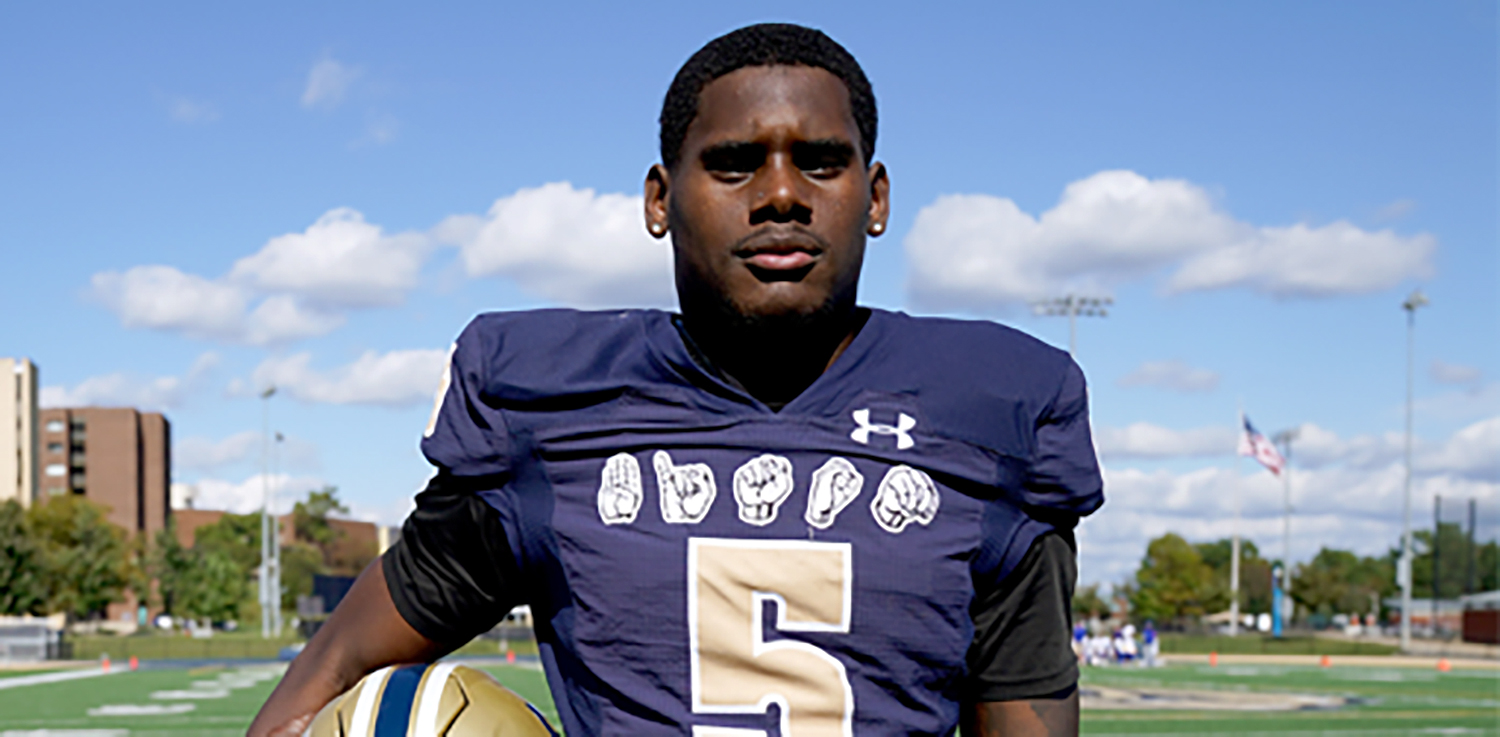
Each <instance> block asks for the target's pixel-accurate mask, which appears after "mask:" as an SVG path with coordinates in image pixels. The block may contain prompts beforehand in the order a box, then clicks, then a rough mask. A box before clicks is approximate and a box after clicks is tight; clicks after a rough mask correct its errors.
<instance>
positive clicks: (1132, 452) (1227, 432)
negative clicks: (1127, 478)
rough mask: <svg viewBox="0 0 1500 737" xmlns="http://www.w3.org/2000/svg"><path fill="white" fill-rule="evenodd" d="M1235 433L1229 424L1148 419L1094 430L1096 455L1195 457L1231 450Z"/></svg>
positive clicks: (1235, 436)
mask: <svg viewBox="0 0 1500 737" xmlns="http://www.w3.org/2000/svg"><path fill="white" fill-rule="evenodd" d="M1236 439H1237V435H1236V433H1235V430H1234V428H1232V427H1229V426H1228V425H1223V426H1220V425H1210V426H1207V427H1198V428H1194V429H1192V430H1171V429H1168V428H1165V427H1162V426H1160V425H1153V424H1151V423H1149V422H1136V423H1133V424H1131V425H1127V426H1125V427H1123V428H1120V427H1100V428H1098V429H1097V430H1095V432H1094V444H1095V446H1097V447H1098V449H1099V455H1100V457H1102V458H1106V459H1116V458H1194V457H1207V456H1224V455H1230V454H1232V453H1234V450H1235V441H1236Z"/></svg>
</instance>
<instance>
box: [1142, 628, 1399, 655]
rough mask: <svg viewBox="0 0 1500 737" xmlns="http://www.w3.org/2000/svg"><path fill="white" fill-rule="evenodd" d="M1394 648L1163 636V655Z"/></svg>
mask: <svg viewBox="0 0 1500 737" xmlns="http://www.w3.org/2000/svg"><path fill="white" fill-rule="evenodd" d="M1396 650H1397V648H1395V647H1393V646H1391V645H1380V644H1376V643H1373V642H1357V641H1350V640H1334V639H1329V638H1324V637H1307V636H1302V637H1265V636H1261V635H1240V636H1239V637H1222V636H1218V635H1180V634H1175V633H1163V634H1162V636H1161V651H1162V652H1164V653H1182V654H1187V653H1197V654H1206V653H1211V652H1217V653H1220V654H1223V655H1390V654H1392V653H1394V652H1396Z"/></svg>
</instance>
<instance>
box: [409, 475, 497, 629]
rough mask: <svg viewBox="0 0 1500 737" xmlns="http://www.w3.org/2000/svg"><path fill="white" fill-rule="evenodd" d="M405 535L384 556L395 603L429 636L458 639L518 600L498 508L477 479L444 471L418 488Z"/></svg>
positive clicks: (487, 623) (483, 626)
mask: <svg viewBox="0 0 1500 737" xmlns="http://www.w3.org/2000/svg"><path fill="white" fill-rule="evenodd" d="M416 501H417V508H416V509H415V510H413V511H412V513H411V515H410V516H409V517H407V518H406V523H405V524H403V525H402V527H401V540H400V541H399V542H397V543H396V544H395V545H392V546H391V548H390V549H389V550H387V551H386V552H385V555H384V556H382V559H381V566H382V568H383V570H384V572H385V580H386V586H387V588H388V589H389V590H390V593H391V601H393V602H394V603H395V605H396V611H398V612H400V613H401V616H402V618H404V619H405V620H406V622H407V624H410V625H411V626H412V628H413V629H415V630H416V631H418V632H420V633H422V635H423V636H424V637H426V638H428V639H430V640H433V641H435V642H438V643H441V644H443V645H446V646H449V647H454V648H456V647H460V646H462V645H463V644H464V643H466V642H468V641H469V640H471V639H473V638H474V637H475V636H477V635H479V634H481V633H484V632H487V631H489V630H490V629H491V628H492V627H494V626H495V624H496V623H498V622H499V621H500V620H501V619H502V618H504V617H505V615H506V614H507V613H508V612H510V610H511V609H512V608H513V607H514V606H515V605H516V604H517V603H519V602H520V600H521V587H520V574H519V572H518V570H517V567H516V563H515V557H514V555H513V554H512V552H511V548H510V544H509V543H508V542H507V541H506V536H505V528H504V526H503V525H502V524H501V523H500V517H499V514H498V513H497V512H496V511H495V509H494V508H493V507H491V506H490V505H489V504H488V503H486V502H485V501H484V499H482V498H480V497H479V495H478V494H477V493H476V492H475V487H474V484H473V482H469V481H467V480H459V479H455V478H454V477H453V476H452V475H449V474H447V473H445V472H439V473H438V475H437V476H435V477H433V479H432V480H431V481H429V482H428V484H427V488H426V489H425V490H423V491H422V493H420V494H418V495H417V500H416Z"/></svg>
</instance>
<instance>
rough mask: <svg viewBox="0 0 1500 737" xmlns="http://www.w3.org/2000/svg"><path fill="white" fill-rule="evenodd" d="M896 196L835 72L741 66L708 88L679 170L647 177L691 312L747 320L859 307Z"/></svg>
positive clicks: (656, 219) (650, 211)
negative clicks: (726, 311)
mask: <svg viewBox="0 0 1500 737" xmlns="http://www.w3.org/2000/svg"><path fill="white" fill-rule="evenodd" d="M888 193H889V184H888V183H887V181H886V177H885V168H884V167H883V166H882V165H880V164H875V165H873V166H872V167H869V168H866V166H865V165H864V160H863V158H862V157H861V155H860V139H859V129H858V127H857V126H856V124H855V122H854V116H853V114H852V113H851V112H850V107H849V94H848V90H847V89H846V88H845V87H844V83H843V82H842V81H840V80H839V78H838V77H836V76H834V75H833V74H831V73H829V72H828V71H826V70H823V69H818V68H815V67H805V66H760V67H745V68H743V69H739V70H736V71H734V72H731V73H729V74H726V75H724V76H723V77H720V78H719V79H716V80H714V81H713V82H711V83H709V84H708V85H707V86H706V87H704V88H703V91H702V93H701V94H700V96H699V101H698V115H697V117H696V118H694V120H693V122H692V124H691V125H689V126H688V130H687V136H686V138H685V139H684V141H683V145H682V153H681V156H680V158H679V160H678V163H677V165H676V166H675V167H674V168H673V169H672V170H671V171H670V172H669V171H667V170H665V169H663V168H662V167H660V166H657V167H653V169H652V171H651V174H650V175H649V176H648V177H647V181H646V218H647V222H648V225H651V226H652V227H653V232H655V231H656V230H659V229H661V228H663V227H664V228H666V229H669V230H670V232H671V234H672V245H673V250H674V254H675V260H676V272H677V273H676V277H677V290H678V295H679V297H680V299H681V301H682V303H683V307H684V309H685V310H686V309H691V307H690V305H691V304H693V303H695V302H697V301H698V300H703V299H713V300H714V301H716V302H718V303H720V304H724V303H727V304H728V305H729V306H730V307H731V308H732V309H733V310H734V311H735V312H737V313H739V314H740V315H743V316H747V317H758V316H771V315H790V314H800V315H809V314H812V313H814V312H815V311H817V310H818V309H819V308H820V307H823V306H824V305H826V304H829V303H830V302H831V301H836V300H839V301H848V302H850V303H852V300H853V296H854V293H855V289H856V286H857V284H858V281H859V270H860V266H861V264H862V263H863V261H864V250H865V235H866V233H871V234H879V233H880V232H882V231H883V230H884V228H885V219H886V215H887V213H888V200H887V197H888Z"/></svg>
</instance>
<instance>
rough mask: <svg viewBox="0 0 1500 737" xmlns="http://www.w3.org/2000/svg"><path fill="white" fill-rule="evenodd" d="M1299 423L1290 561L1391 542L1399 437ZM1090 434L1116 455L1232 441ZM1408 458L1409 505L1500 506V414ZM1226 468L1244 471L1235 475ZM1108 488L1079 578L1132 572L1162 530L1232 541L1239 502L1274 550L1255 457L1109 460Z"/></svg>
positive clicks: (1270, 500) (1275, 498) (1275, 493)
mask: <svg viewBox="0 0 1500 737" xmlns="http://www.w3.org/2000/svg"><path fill="white" fill-rule="evenodd" d="M1300 430H1301V433H1300V437H1299V439H1298V441H1297V443H1296V445H1295V446H1294V450H1295V451H1296V456H1295V459H1294V460H1295V462H1294V464H1293V467H1292V475H1291V481H1292V483H1291V502H1292V507H1293V517H1292V558H1293V560H1306V559H1307V558H1309V557H1310V556H1312V555H1313V554H1314V553H1315V552H1317V550H1318V548H1320V547H1324V546H1327V547H1333V548H1341V549H1346V550H1354V551H1356V552H1358V553H1360V554H1362V555H1375V554H1380V553H1383V552H1384V551H1385V550H1386V549H1387V548H1388V547H1389V546H1392V545H1394V544H1395V543H1396V541H1397V539H1398V536H1399V534H1400V529H1401V515H1402V499H1403V493H1404V492H1403V489H1404V483H1405V477H1406V470H1405V465H1404V462H1403V460H1402V452H1401V449H1402V443H1401V436H1400V434H1399V433H1388V434H1386V435H1383V436H1371V435H1360V436H1355V437H1352V438H1349V439H1341V438H1339V437H1338V436H1337V435H1336V434H1335V433H1332V432H1330V431H1328V430H1325V429H1323V428H1320V427H1318V426H1317V425H1313V424H1306V425H1303V426H1302V427H1301V428H1300ZM1096 437H1097V438H1098V444H1099V448H1100V450H1101V453H1103V454H1105V455H1106V456H1107V457H1108V456H1110V455H1113V457H1114V458H1117V459H1118V458H1131V457H1135V458H1163V457H1169V456H1179V457H1181V456H1189V455H1194V454H1195V453H1194V452H1193V451H1194V449H1195V447H1196V448H1197V449H1198V450H1199V451H1201V454H1202V455H1213V454H1214V453H1213V450H1214V448H1220V447H1223V445H1224V444H1226V443H1227V445H1228V447H1230V448H1232V447H1233V434H1232V433H1224V432H1223V431H1222V430H1220V429H1219V428H1213V427H1210V428H1199V429H1197V430H1190V431H1185V432H1180V433H1179V432H1174V431H1171V430H1166V429H1164V428H1159V427H1155V426H1151V425H1146V424H1145V423H1137V424H1136V425H1131V426H1129V427H1127V428H1124V429H1123V430H1116V429H1111V428H1102V429H1100V430H1099V432H1097V433H1096ZM1161 449H1167V451H1170V452H1164V451H1162V450H1161ZM1221 455H1223V456H1228V455H1229V452H1223V453H1221ZM1413 465H1414V467H1415V468H1414V479H1413V489H1412V496H1413V502H1412V503H1413V505H1414V507H1415V508H1416V509H1419V510H1430V509H1432V504H1433V502H1432V500H1433V497H1435V496H1442V497H1443V498H1444V499H1445V500H1466V499H1469V498H1475V499H1478V500H1479V504H1480V507H1481V509H1485V510H1493V509H1495V508H1496V507H1497V506H1500V417H1492V418H1490V419H1487V420H1484V421H1481V422H1476V423H1474V424H1472V425H1469V426H1468V427H1465V428H1463V429H1460V430H1459V431H1457V432H1455V433H1453V434H1452V435H1451V436H1449V437H1448V438H1446V439H1444V440H1442V441H1440V442H1435V443H1434V442H1428V443H1419V444H1418V445H1417V446H1416V448H1415V458H1414V464H1413ZM1233 468H1239V469H1240V470H1241V472H1242V473H1243V475H1242V476H1236V474H1235V471H1234V470H1232V469H1233ZM1105 494H1106V502H1105V505H1104V508H1103V509H1102V510H1101V511H1100V512H1099V513H1098V514H1097V515H1096V516H1095V517H1094V518H1091V519H1089V520H1087V521H1085V522H1084V523H1083V525H1082V526H1081V527H1080V528H1079V529H1080V534H1079V543H1080V557H1081V576H1082V579H1083V580H1084V581H1086V582H1092V581H1119V580H1122V579H1124V578H1125V577H1126V576H1128V575H1130V574H1132V573H1133V572H1134V571H1135V568H1136V566H1137V565H1138V564H1139V561H1140V558H1141V556H1142V555H1143V554H1144V552H1145V549H1146V543H1147V541H1149V540H1150V539H1151V538H1153V537H1157V536H1160V535H1161V534H1163V533H1165V532H1176V533H1178V534H1181V535H1183V536H1184V537H1187V538H1188V539H1189V540H1194V541H1203V540H1214V539H1220V538H1224V537H1228V536H1229V535H1230V534H1232V532H1233V529H1234V512H1235V507H1236V505H1238V506H1239V507H1240V508H1241V510H1242V516H1243V519H1242V521H1241V523H1240V531H1241V533H1242V534H1243V535H1244V536H1245V537H1246V538H1248V539H1251V540H1254V541H1255V542H1256V544H1257V545H1259V546H1260V548H1261V550H1262V552H1263V554H1267V555H1277V556H1279V555H1280V551H1281V524H1282V495H1283V486H1282V480H1281V479H1280V478H1277V477H1275V476H1273V475H1271V474H1270V473H1269V472H1267V471H1264V470H1263V469H1261V468H1260V466H1258V465H1256V464H1255V463H1253V462H1251V461H1248V460H1247V461H1245V462H1243V463H1242V464H1239V465H1236V466H1229V465H1227V464H1225V465H1222V466H1210V467H1206V468H1198V469H1194V470H1189V471H1182V472H1178V471H1172V470H1164V469H1155V470H1143V469H1140V468H1133V467H1129V466H1125V465H1123V464H1121V463H1118V462H1113V463H1109V464H1107V465H1106V467H1105ZM1489 513H1491V514H1492V511H1491V512H1489ZM1490 527H1493V524H1492V523H1491V525H1490ZM1487 529H1489V528H1487ZM1481 532H1484V531H1481ZM1490 534H1493V532H1492V531H1491V532H1490Z"/></svg>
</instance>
